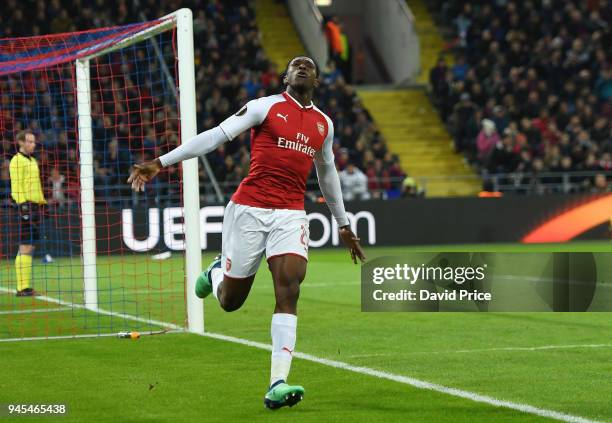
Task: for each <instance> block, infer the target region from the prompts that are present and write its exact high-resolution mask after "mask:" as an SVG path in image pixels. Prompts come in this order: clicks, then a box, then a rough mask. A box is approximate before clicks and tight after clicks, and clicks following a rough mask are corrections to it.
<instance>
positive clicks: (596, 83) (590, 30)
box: [430, 0, 612, 192]
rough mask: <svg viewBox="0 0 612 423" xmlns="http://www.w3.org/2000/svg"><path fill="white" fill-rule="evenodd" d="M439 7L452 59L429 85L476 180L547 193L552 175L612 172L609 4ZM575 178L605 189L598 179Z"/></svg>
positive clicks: (540, 1) (599, 0)
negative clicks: (506, 177) (507, 180)
mask: <svg viewBox="0 0 612 423" xmlns="http://www.w3.org/2000/svg"><path fill="white" fill-rule="evenodd" d="M438 7H439V10H440V11H441V12H442V13H441V19H442V20H443V22H444V24H445V25H446V27H447V28H448V30H449V33H450V35H451V37H452V39H453V42H452V43H451V44H450V45H449V51H452V52H453V53H454V57H456V59H455V60H454V61H452V62H451V61H450V60H449V61H447V60H445V58H444V57H441V58H440V61H439V62H438V64H437V66H436V67H434V68H433V69H431V71H430V84H431V87H432V95H433V98H434V103H435V105H436V106H437V108H438V110H439V112H440V115H441V116H442V118H443V119H444V121H445V122H446V123H447V125H448V127H449V129H450V132H451V133H452V135H453V137H454V144H455V149H456V150H457V151H460V152H462V153H463V154H465V157H466V159H467V160H468V161H469V162H470V163H471V164H473V165H474V166H477V167H478V168H479V169H480V170H481V171H482V172H483V174H485V175H486V174H497V173H511V174H512V175H511V177H512V178H514V179H515V181H516V183H523V184H524V185H525V186H526V187H528V186H529V185H533V184H538V183H543V184H542V187H544V186H545V182H546V181H547V179H551V178H553V179H554V176H552V175H550V173H563V172H570V171H590V172H598V171H610V170H612V136H611V130H612V126H611V125H610V118H611V114H612V49H610V46H611V45H612V30H611V28H610V23H611V22H612V2H610V1H606V0H590V1H560V0H528V1H506V0H498V1H470V2H466V1H439V2H438ZM449 62H451V63H449ZM543 173H545V174H546V175H545V176H539V175H541V174H543ZM572 182H573V187H574V190H582V191H584V190H587V191H589V190H590V191H595V192H603V191H608V190H609V189H610V188H609V181H606V177H605V175H604V174H603V173H602V174H600V175H596V176H595V177H580V176H575V177H573V178H572ZM526 189H527V188H526Z"/></svg>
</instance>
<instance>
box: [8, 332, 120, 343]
mask: <svg viewBox="0 0 612 423" xmlns="http://www.w3.org/2000/svg"><path fill="white" fill-rule="evenodd" d="M100 336H117V334H116V333H81V334H75V335H60V336H47V337H44V336H29V337H27V338H0V342H18V341H46V340H53V339H77V338H98V337H100Z"/></svg>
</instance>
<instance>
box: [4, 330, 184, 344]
mask: <svg viewBox="0 0 612 423" xmlns="http://www.w3.org/2000/svg"><path fill="white" fill-rule="evenodd" d="M167 333H185V331H184V330H169V331H167V332H164V334H167ZM145 335H146V336H152V335H161V333H156V332H153V333H151V332H146V331H145V332H140V336H145ZM101 336H117V334H116V333H79V334H74V335H58V336H47V337H44V336H30V337H27V338H0V342H20V341H49V340H51V341H53V340H55V339H78V338H99V337H101Z"/></svg>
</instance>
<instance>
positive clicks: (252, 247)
mask: <svg viewBox="0 0 612 423" xmlns="http://www.w3.org/2000/svg"><path fill="white" fill-rule="evenodd" d="M258 210H259V209H257V208H254V207H248V206H243V205H239V204H234V203H233V202H231V201H230V203H229V204H228V205H227V207H226V209H225V214H224V217H223V233H222V253H221V255H220V256H217V257H215V259H214V260H213V262H212V263H211V264H210V265H209V266H208V268H207V269H206V270H205V271H204V272H202V274H201V275H200V277H199V278H198V281H197V283H196V295H197V296H198V297H200V298H205V297H206V296H208V294H210V293H212V294H213V295H214V296H215V298H217V299H218V300H219V304H220V305H221V307H222V308H223V309H224V310H225V311H234V310H237V309H239V308H240V307H241V306H242V304H244V302H245V300H246V299H247V297H248V295H249V292H250V291H251V286H252V285H253V281H254V280H255V274H256V273H257V269H258V267H259V262H260V261H261V257H262V256H263V253H264V249H265V241H266V232H265V231H264V230H262V227H261V221H260V219H258V217H257V216H256V213H257V212H258Z"/></svg>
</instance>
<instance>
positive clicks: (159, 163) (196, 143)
mask: <svg viewBox="0 0 612 423" xmlns="http://www.w3.org/2000/svg"><path fill="white" fill-rule="evenodd" d="M264 116H265V112H264V110H263V109H262V107H261V104H260V103H259V102H258V100H251V101H249V102H248V103H247V104H246V105H245V106H243V107H242V109H240V110H239V111H238V112H237V113H236V114H234V115H232V116H230V117H228V118H227V119H225V120H224V121H223V122H221V123H220V124H219V126H215V127H214V128H212V129H209V130H207V131H204V132H202V133H201V134H198V135H196V136H195V137H193V138H191V139H189V140H187V141H186V142H184V143H183V144H181V145H179V146H178V147H176V148H175V149H174V150H172V151H170V152H169V153H167V154H164V155H163V156H160V157H159V158H157V159H155V160H151V161H149V162H144V163H140V164H136V165H134V166H133V168H132V171H131V173H130V177H129V178H128V180H127V181H128V183H130V184H132V189H133V190H134V191H144V186H145V183H147V182H149V181H150V180H151V179H153V178H154V177H155V175H157V174H158V173H159V171H160V170H161V169H162V168H164V167H166V166H171V165H173V164H175V163H178V162H182V161H183V160H188V159H191V158H194V157H199V156H202V155H204V154H207V153H210V152H211V151H213V150H216V149H217V147H219V146H220V145H221V144H223V143H224V142H227V141H231V140H233V139H234V138H235V137H237V136H238V135H240V134H241V133H242V132H244V131H246V130H247V129H250V128H252V127H253V126H256V125H259V124H261V122H262V120H263V118H264Z"/></svg>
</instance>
